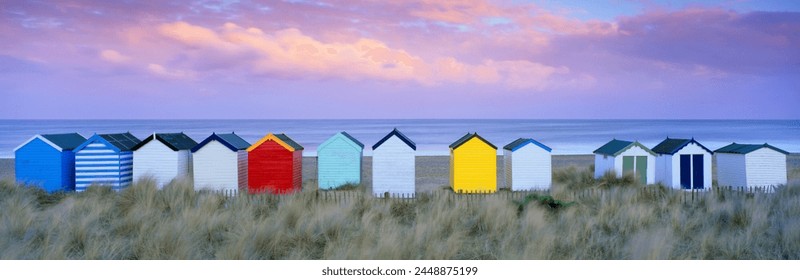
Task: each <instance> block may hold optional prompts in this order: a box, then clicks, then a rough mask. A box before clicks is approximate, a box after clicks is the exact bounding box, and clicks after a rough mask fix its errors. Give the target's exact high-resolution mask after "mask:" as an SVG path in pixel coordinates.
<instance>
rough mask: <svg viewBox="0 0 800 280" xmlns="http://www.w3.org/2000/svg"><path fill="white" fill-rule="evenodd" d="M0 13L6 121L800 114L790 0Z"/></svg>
mask: <svg viewBox="0 0 800 280" xmlns="http://www.w3.org/2000/svg"><path fill="white" fill-rule="evenodd" d="M587 2H589V3H588V4H587ZM0 11H1V12H2V15H1V16H0V104H2V109H0V118H3V119H28V118H37V119H39V118H46V119H143V118H144V119H161V118H170V119H172V118H178V119H187V118H188V119H198V118H200V119H232V118H270V119H287V118H288V119H297V118H302V119H308V118H315V119H316V118H337V119H343V118H357V119H361V118H404V119H405V118H547V119H553V118H614V119H619V118H639V119H641V118H644V119H687V118H703V119H706V118H712V119H731V118H734V119H740V118H746V119H749V118H759V119H760V118H777V119H798V118H800V1H746V0H742V1H699V2H698V1H647V0H641V1H623V0H616V1H615V0H605V1H521V0H520V1H450V0H447V1H439V0H409V1H369V0H362V1H358V0H356V1H303V0H293V1H221V2H218V1H174V3H172V1H69V0H67V1H53V2H52V3H51V2H50V1H46V2H32V1H13V0H12V1H3V3H2V5H0Z"/></svg>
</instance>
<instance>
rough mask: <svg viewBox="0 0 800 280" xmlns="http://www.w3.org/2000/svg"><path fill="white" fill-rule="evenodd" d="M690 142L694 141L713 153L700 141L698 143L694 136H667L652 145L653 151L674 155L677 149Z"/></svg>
mask: <svg viewBox="0 0 800 280" xmlns="http://www.w3.org/2000/svg"><path fill="white" fill-rule="evenodd" d="M690 143H694V144H696V145H697V146H700V148H703V150H706V151H708V152H709V153H711V154H713V153H714V152H712V151H711V150H709V149H708V148H706V147H705V146H703V145H701V144H700V143H698V142H697V141H695V140H694V138H692V139H676V138H669V137H667V139H664V141H661V143H658V145H656V146H655V147H653V152H654V153H656V154H662V155H674V154H675V153H677V152H678V151H680V150H681V149H683V147H686V145H689V144H690Z"/></svg>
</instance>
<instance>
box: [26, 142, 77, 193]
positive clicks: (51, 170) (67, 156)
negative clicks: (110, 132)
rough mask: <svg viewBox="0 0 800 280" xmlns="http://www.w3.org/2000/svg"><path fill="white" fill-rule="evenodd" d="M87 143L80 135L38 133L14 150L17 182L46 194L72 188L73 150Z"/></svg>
mask: <svg viewBox="0 0 800 280" xmlns="http://www.w3.org/2000/svg"><path fill="white" fill-rule="evenodd" d="M83 141H86V138H83V136H81V135H80V134H77V133H67V134H40V135H36V136H33V137H32V138H31V139H29V140H28V141H25V143H22V145H19V147H17V148H16V149H14V157H15V158H14V167H15V173H16V178H17V181H18V182H21V183H26V184H32V185H38V186H40V187H42V188H43V189H44V190H45V191H47V192H51V193H52V192H58V191H71V190H72V189H73V188H75V176H74V175H75V153H74V152H73V151H74V149H75V147H77V146H78V145H80V144H81V143H83Z"/></svg>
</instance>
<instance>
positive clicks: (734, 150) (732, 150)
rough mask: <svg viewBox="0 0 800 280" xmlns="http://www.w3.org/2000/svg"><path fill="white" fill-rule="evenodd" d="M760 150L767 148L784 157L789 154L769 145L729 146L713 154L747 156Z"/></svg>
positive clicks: (734, 144)
mask: <svg viewBox="0 0 800 280" xmlns="http://www.w3.org/2000/svg"><path fill="white" fill-rule="evenodd" d="M761 148H769V149H772V150H775V151H776V152H779V153H782V154H784V155H788V154H789V152H787V151H784V150H781V149H778V148H777V147H775V146H772V145H770V144H767V143H764V144H736V143H735V142H734V143H733V144H730V145H728V146H725V147H722V148H719V149H717V150H716V151H714V152H715V153H726V154H748V153H750V152H753V151H756V150H758V149H761Z"/></svg>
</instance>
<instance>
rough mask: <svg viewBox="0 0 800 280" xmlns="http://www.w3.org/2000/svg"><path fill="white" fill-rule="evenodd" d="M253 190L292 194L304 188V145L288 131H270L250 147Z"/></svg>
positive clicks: (250, 186)
mask: <svg viewBox="0 0 800 280" xmlns="http://www.w3.org/2000/svg"><path fill="white" fill-rule="evenodd" d="M247 171H248V172H247V173H248V174H247V181H248V192H250V193H263V192H270V193H277V194H284V193H291V192H295V191H299V190H300V189H302V184H303V146H300V144H297V142H295V141H294V140H292V139H291V138H289V136H286V135H285V134H272V133H270V134H268V135H267V136H264V138H261V140H258V142H256V143H255V144H253V145H251V146H250V147H249V148H247Z"/></svg>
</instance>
